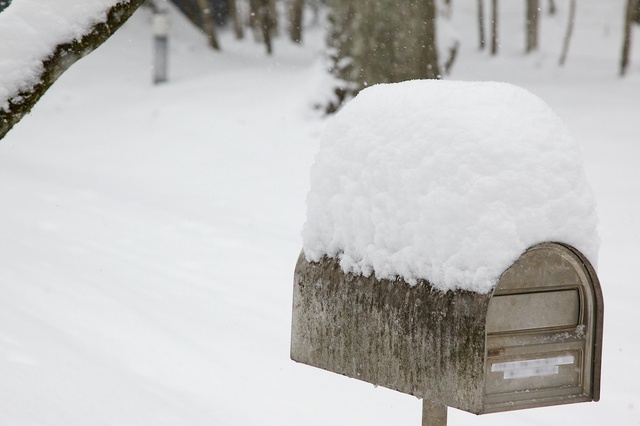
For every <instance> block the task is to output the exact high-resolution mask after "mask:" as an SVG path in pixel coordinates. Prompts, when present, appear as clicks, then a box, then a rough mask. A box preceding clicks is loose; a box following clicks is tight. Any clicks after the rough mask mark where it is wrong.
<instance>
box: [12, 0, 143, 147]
mask: <svg viewBox="0 0 640 426" xmlns="http://www.w3.org/2000/svg"><path fill="white" fill-rule="evenodd" d="M144 1H145V0H91V1H87V2H86V3H85V2H83V4H82V6H81V9H80V10H77V11H76V12H75V13H74V14H67V15H66V16H58V15H54V14H52V13H50V14H49V15H45V14H43V13H42V8H38V7H37V6H38V5H36V4H33V5H31V4H28V3H29V2H27V1H24V2H23V3H22V4H21V2H17V3H15V2H14V4H13V5H12V6H10V7H9V8H8V9H6V10H5V11H4V12H3V15H4V16H1V18H3V19H5V18H6V19H12V21H11V23H12V24H14V25H13V26H12V31H13V34H8V36H10V37H11V38H8V37H7V38H5V37H0V45H1V44H3V43H8V41H7V40H12V41H13V49H11V47H7V48H6V49H4V50H5V51H6V52H9V54H7V53H6V52H5V51H3V49H2V46H0V53H3V54H4V57H3V58H0V60H4V63H0V65H2V67H0V68H2V69H0V71H2V72H3V73H7V74H12V75H14V76H16V77H15V78H13V79H12V77H11V76H9V77H5V78H3V79H2V80H0V139H2V138H3V137H4V135H5V134H6V133H7V132H8V131H9V130H11V128H12V127H13V126H14V125H15V124H16V123H17V122H19V121H20V120H21V119H22V118H23V117H24V116H25V115H27V114H28V113H29V111H31V108H33V106H34V105H35V104H36V102H38V100H39V99H40V98H41V97H42V95H44V93H45V92H46V91H47V89H49V87H51V85H52V84H53V83H54V82H55V81H56V80H57V79H58V78H59V77H60V76H61V75H62V74H63V73H64V72H65V71H66V70H67V69H68V68H69V67H70V66H71V65H73V64H74V63H75V62H76V61H78V60H79V59H81V58H83V57H84V56H86V55H88V54H89V53H91V52H92V51H93V50H95V49H96V48H97V47H98V46H100V45H101V44H102V43H104V42H105V41H106V40H107V39H108V38H109V37H111V35H112V34H113V33H114V32H115V31H116V30H117V29H118V28H120V26H121V25H122V24H123V23H124V22H125V21H126V20H127V19H128V18H129V17H130V16H131V15H132V14H133V12H134V11H135V10H136V9H137V8H138V7H139V6H141V5H142V4H143V3H144ZM91 2H93V5H92V4H90V3H91ZM31 3H34V2H31ZM60 3H61V4H58V6H59V8H60V10H64V9H65V4H62V3H65V2H60ZM17 5H20V6H23V7H22V9H21V10H20V11H19V12H23V13H22V14H21V15H20V14H18V16H10V12H12V8H14V7H17ZM27 6H31V9H29V8H28V7H27ZM16 10H17V9H16ZM30 10H33V11H34V15H35V14H38V15H39V16H38V19H37V21H38V22H36V23H34V22H30V20H29V16H28V15H29V11H30ZM61 13H64V12H61ZM14 15H16V14H14ZM25 15H26V16H25ZM47 18H50V19H49V20H48V21H47ZM75 19H78V20H80V21H85V22H70V21H73V20H75ZM43 23H44V24H49V25H50V27H51V28H55V31H54V30H51V31H47V30H46V27H47V25H43ZM0 26H2V23H0ZM65 26H66V27H67V28H66V29H65ZM8 28H9V26H8V25H7V26H5V31H9V30H8ZM23 30H24V33H30V34H29V35H30V37H31V38H30V39H29V41H28V42H26V46H25V45H22V46H21V47H20V48H21V49H24V50H29V49H28V48H29V47H30V46H31V45H37V46H36V47H37V48H36V49H33V50H34V51H35V52H36V53H35V54H34V53H33V52H31V51H29V52H26V53H25V54H24V56H25V58H18V59H16V60H13V58H11V57H12V56H16V57H18V56H20V54H21V52H17V53H16V48H15V46H16V45H19V42H20V41H21V36H22V35H23V33H22V31H23ZM48 37H52V38H55V40H53V41H52V40H44V39H46V38H48ZM28 55H33V56H28ZM38 56H39V57H38ZM23 64H26V65H25V68H27V69H13V68H15V67H18V68H21V66H23ZM12 67H13V68H12Z"/></svg>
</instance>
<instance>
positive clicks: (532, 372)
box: [491, 355, 575, 380]
mask: <svg viewBox="0 0 640 426" xmlns="http://www.w3.org/2000/svg"><path fill="white" fill-rule="evenodd" d="M574 360H575V358H574V357H573V355H563V356H557V357H555V358H543V359H529V360H526V361H511V362H499V363H496V364H493V365H491V371H492V372H493V373H495V372H500V371H501V372H504V379H505V380H506V379H522V378H525V377H534V376H550V375H552V374H558V366H559V365H569V364H573V362H574Z"/></svg>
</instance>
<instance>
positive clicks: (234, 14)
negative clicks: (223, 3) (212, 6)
mask: <svg viewBox="0 0 640 426" xmlns="http://www.w3.org/2000/svg"><path fill="white" fill-rule="evenodd" d="M228 1H229V3H228V4H229V17H230V18H231V21H232V22H233V33H234V34H235V35H236V39H238V40H241V39H243V38H244V31H243V30H242V22H241V20H240V15H239V14H238V5H237V3H236V0H228Z"/></svg>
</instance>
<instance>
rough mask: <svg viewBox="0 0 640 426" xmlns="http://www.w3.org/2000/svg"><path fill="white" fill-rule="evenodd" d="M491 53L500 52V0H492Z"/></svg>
mask: <svg viewBox="0 0 640 426" xmlns="http://www.w3.org/2000/svg"><path fill="white" fill-rule="evenodd" d="M491 54H492V55H497V54H498V0H491Z"/></svg>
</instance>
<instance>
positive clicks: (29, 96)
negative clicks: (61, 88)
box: [0, 0, 144, 139]
mask: <svg viewBox="0 0 640 426" xmlns="http://www.w3.org/2000/svg"><path fill="white" fill-rule="evenodd" d="M142 3H144V0H129V1H128V2H126V3H125V2H121V3H118V4H116V5H114V6H112V7H111V8H110V9H109V10H108V12H107V15H106V19H105V20H104V21H103V22H98V23H96V24H95V25H93V26H92V27H90V28H87V29H86V31H85V32H84V34H82V35H81V36H79V37H76V38H75V39H72V40H68V41H64V42H61V43H60V44H58V45H57V46H56V47H55V48H53V49H52V51H50V52H48V54H47V55H45V56H44V57H42V58H40V60H42V73H41V74H40V77H39V78H38V80H37V82H35V83H33V84H32V85H30V86H28V87H23V88H20V89H17V92H15V93H11V92H10V93H7V94H6V95H5V96H4V97H3V98H0V105H2V104H3V103H4V104H6V107H5V108H2V107H0V139H2V138H3V137H4V135H6V134H7V132H8V131H9V130H11V128H12V127H13V126H14V125H15V124H16V123H17V122H19V121H20V120H21V119H22V117H24V116H25V115H27V114H28V113H29V111H31V108H33V106H34V105H35V104H36V103H37V102H38V100H39V99H40V98H41V97H42V95H44V94H45V92H46V91H47V89H49V87H51V85H52V84H53V83H54V82H55V81H56V80H57V79H58V78H59V77H60V76H61V75H62V74H63V73H64V72H65V71H66V70H67V69H68V68H69V67H70V66H71V65H73V64H74V63H75V62H76V61H78V60H80V59H82V58H83V57H85V56H86V55H88V54H89V53H91V52H92V51H93V50H95V49H96V48H97V47H98V46H100V45H101V44H102V43H104V42H105V41H106V40H107V39H108V38H109V37H111V35H112V34H113V33H114V32H115V31H116V30H117V29H118V28H120V26H121V25H122V24H124V23H125V22H126V20H127V19H129V17H130V16H131V15H132V14H133V12H135V11H136V9H137V8H138V7H140V6H141V5H142Z"/></svg>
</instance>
